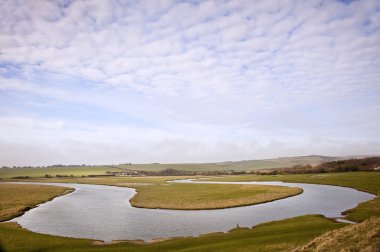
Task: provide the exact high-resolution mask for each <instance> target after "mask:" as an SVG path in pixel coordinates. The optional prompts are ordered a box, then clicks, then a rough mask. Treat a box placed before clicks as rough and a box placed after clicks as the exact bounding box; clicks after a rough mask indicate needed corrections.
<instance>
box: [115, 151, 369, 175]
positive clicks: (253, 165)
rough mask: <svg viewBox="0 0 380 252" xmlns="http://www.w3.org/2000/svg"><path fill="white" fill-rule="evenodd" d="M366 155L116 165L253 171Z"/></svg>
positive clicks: (152, 168) (189, 169)
mask: <svg viewBox="0 0 380 252" xmlns="http://www.w3.org/2000/svg"><path fill="white" fill-rule="evenodd" d="M363 157H366V156H342V157H332V156H320V155H310V156H298V157H279V158H272V159H258V160H243V161H227V162H217V163H188V164H186V163H184V164H158V163H154V164H125V165H118V166H115V167H118V168H124V169H128V170H134V171H151V172H157V171H162V170H166V169H175V170H179V171H192V172H194V171H200V172H204V171H226V170H234V171H253V170H258V169H267V168H286V167H293V166H295V165H308V164H310V165H312V166H315V165H319V164H321V163H325V162H331V161H337V160H345V159H352V158H363Z"/></svg>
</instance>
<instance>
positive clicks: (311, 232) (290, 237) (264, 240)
mask: <svg viewBox="0 0 380 252" xmlns="http://www.w3.org/2000/svg"><path fill="white" fill-rule="evenodd" d="M345 225H346V224H343V223H335V222H332V221H330V220H328V219H326V218H324V217H322V216H319V215H308V216H301V217H296V218H292V219H287V220H282V221H276V222H270V223H265V224H261V225H258V226H255V227H253V228H251V229H249V228H237V229H234V230H231V231H230V232H228V233H213V234H208V235H204V236H200V237H189V238H176V239H172V240H167V241H161V242H156V243H151V244H139V243H132V242H121V243H117V244H108V245H94V244H93V241H91V240H85V239H72V238H63V237H57V236H51V235H43V234H37V233H33V232H30V231H28V230H25V229H22V228H20V227H19V226H18V225H17V224H15V223H1V224H0V240H1V241H2V244H1V246H2V249H3V250H4V251H218V250H219V251H289V250H291V249H292V248H295V247H297V246H300V245H304V244H306V243H308V242H309V241H311V240H312V239H314V238H315V237H317V236H319V235H321V234H323V233H325V232H327V231H330V230H333V229H337V228H340V227H343V226H345Z"/></svg>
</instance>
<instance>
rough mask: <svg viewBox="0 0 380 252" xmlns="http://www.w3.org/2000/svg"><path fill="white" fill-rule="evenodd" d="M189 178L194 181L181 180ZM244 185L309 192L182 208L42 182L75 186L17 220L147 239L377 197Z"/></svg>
mask: <svg viewBox="0 0 380 252" xmlns="http://www.w3.org/2000/svg"><path fill="white" fill-rule="evenodd" d="M177 182H178V181H177ZM184 182H186V183H188V182H190V181H189V180H184V181H180V183H184ZM197 183H199V182H197ZM202 183H203V182H202ZM236 183H240V182H236ZM236 183H231V182H228V184H236ZM241 183H242V184H263V185H281V186H290V187H300V188H302V189H303V190H304V192H303V193H302V194H300V195H297V196H294V197H290V198H286V199H282V200H277V201H274V202H270V203H264V204H259V205H254V206H246V207H236V208H228V209H220V210H195V211H193V210H186V211H183V210H161V209H143V208H135V207H132V206H131V205H130V203H129V199H130V198H131V197H132V196H133V195H134V194H135V190H134V189H130V188H121V187H114V186H102V185H84V184H67V183H38V184H48V185H57V186H66V187H72V188H75V189H76V190H75V191H74V192H73V193H70V194H67V195H65V196H62V197H58V198H55V199H54V200H52V201H50V202H47V203H44V204H41V205H40V206H39V207H37V208H34V209H32V210H30V211H28V212H26V213H25V214H24V215H23V216H21V217H18V218H15V219H13V220H12V221H16V222H17V223H19V224H20V225H21V226H22V227H24V228H26V229H29V230H31V231H33V232H37V233H43V234H51V235H58V236H66V237H75V238H90V239H96V240H103V241H106V242H108V241H112V240H136V239H139V240H146V241H148V240H152V239H154V238H167V237H178V236H197V235H200V234H206V233H211V232H221V231H222V232H226V231H228V230H230V229H232V228H234V227H236V225H239V226H240V227H251V226H253V225H256V224H259V223H263V222H268V221H274V220H281V219H285V218H290V217H295V216H299V215H305V214H322V215H324V216H326V217H341V212H343V211H345V210H347V209H350V208H353V207H355V206H356V205H357V204H358V203H360V202H363V201H367V200H370V199H372V198H374V197H375V196H374V195H372V194H369V193H364V192H359V191H357V190H354V189H351V188H344V187H337V186H327V185H312V184H299V183H282V182H241ZM168 186H170V185H168ZM168 197H170V195H168Z"/></svg>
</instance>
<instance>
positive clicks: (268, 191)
mask: <svg viewBox="0 0 380 252" xmlns="http://www.w3.org/2000/svg"><path fill="white" fill-rule="evenodd" d="M300 193H302V189H300V188H291V187H282V186H261V185H216V184H214V185H213V184H181V183H167V184H164V185H162V184H161V185H148V186H140V187H138V190H137V194H136V195H135V196H134V197H133V198H132V199H131V200H130V202H131V204H132V205H133V206H136V207H144V208H165V209H186V210H189V209H217V208H227V207H235V206H246V205H253V204H258V203H263V202H269V201H273V200H276V199H281V198H285V197H289V196H293V195H297V194H300Z"/></svg>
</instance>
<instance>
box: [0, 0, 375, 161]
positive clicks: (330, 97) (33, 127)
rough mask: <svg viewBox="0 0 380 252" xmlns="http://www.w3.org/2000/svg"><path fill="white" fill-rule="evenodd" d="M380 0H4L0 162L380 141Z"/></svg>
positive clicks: (192, 155) (349, 148)
mask: <svg viewBox="0 0 380 252" xmlns="http://www.w3.org/2000/svg"><path fill="white" fill-rule="evenodd" d="M379 125H380V1H378V0H358V1H347V0H346V1H334V0H324V1H322V0H307V1H304V0H282V1H281V0H278V1H277V0H265V1H253V0H248V1H237V0H230V1H227V0H220V1H216V0H215V1H196V0H189V1H178V0H176V1H170V0H162V1H158V0H154V1H150V0H146V1H140V0H138V1H111V0H110V1H106V0H105V1H96V0H94V1H80V0H78V1H72V0H56V1H42V0H41V1H38V0H35V1H29V0H25V1H16V0H2V1H1V5H0V165H49V164H81V163H86V164H112V163H113V164H117V163H125V162H134V163H149V162H206V161H225V160H241V159H259V158H269V157H278V156H295V155H309V154H323V155H351V154H355V155H356V154H380V126H379Z"/></svg>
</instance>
